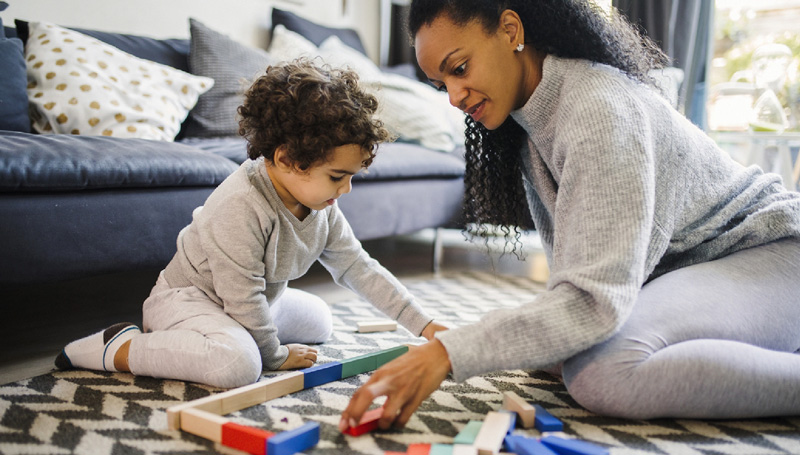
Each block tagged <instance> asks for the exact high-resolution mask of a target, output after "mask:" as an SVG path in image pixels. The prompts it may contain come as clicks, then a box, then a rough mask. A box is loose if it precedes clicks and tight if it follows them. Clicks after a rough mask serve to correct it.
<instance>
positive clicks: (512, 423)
mask: <svg viewBox="0 0 800 455" xmlns="http://www.w3.org/2000/svg"><path fill="white" fill-rule="evenodd" d="M500 412H507V413H509V414H511V420H510V422H509V423H508V431H506V434H511V432H512V431H514V428H515V427H516V426H517V413H516V412H514V411H506V410H501V411H500Z"/></svg>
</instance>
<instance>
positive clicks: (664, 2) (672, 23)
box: [612, 0, 714, 127]
mask: <svg viewBox="0 0 800 455" xmlns="http://www.w3.org/2000/svg"><path fill="white" fill-rule="evenodd" d="M612 5H613V6H614V7H615V8H616V9H617V10H619V12H620V13H621V14H623V15H624V16H626V17H627V18H628V20H629V21H630V22H632V23H633V24H635V25H637V26H638V27H639V28H640V30H642V31H643V32H644V33H645V34H646V35H647V36H649V37H650V38H651V39H652V40H653V41H655V42H656V43H657V44H658V45H659V46H660V47H661V49H662V50H664V52H665V53H666V54H667V55H668V56H669V57H670V58H671V59H672V66H675V67H677V68H680V69H682V70H683V73H684V78H683V85H682V86H681V90H680V92H679V105H680V108H681V110H682V112H683V113H684V115H686V117H687V118H689V119H690V120H691V121H692V122H694V123H695V124H696V125H698V126H700V127H704V126H705V125H704V123H705V82H706V63H707V60H708V55H709V52H710V48H709V47H710V45H711V43H710V38H711V29H712V25H713V22H712V21H713V16H714V2H713V0H613V1H612Z"/></svg>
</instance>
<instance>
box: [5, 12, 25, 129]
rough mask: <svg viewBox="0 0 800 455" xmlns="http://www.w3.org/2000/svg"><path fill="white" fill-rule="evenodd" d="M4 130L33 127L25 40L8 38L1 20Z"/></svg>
mask: <svg viewBox="0 0 800 455" xmlns="http://www.w3.org/2000/svg"><path fill="white" fill-rule="evenodd" d="M0 68H2V69H3V70H2V71H3V75H2V76H1V77H0V130H10V131H22V132H24V133H28V132H30V131H31V121H30V118H29V117H28V92H27V90H26V86H27V85H28V79H27V76H26V74H25V71H26V68H25V53H24V51H23V48H22V41H20V40H19V39H17V38H6V36H5V29H4V27H3V22H2V20H0Z"/></svg>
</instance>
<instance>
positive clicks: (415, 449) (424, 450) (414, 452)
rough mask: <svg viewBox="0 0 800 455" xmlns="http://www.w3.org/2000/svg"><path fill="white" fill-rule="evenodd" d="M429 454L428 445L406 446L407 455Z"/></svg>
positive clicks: (429, 448) (429, 447)
mask: <svg viewBox="0 0 800 455" xmlns="http://www.w3.org/2000/svg"><path fill="white" fill-rule="evenodd" d="M430 453H431V445H430V444H411V445H410V446H408V451H407V452H406V454H407V455H428V454H430Z"/></svg>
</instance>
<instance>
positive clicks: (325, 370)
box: [300, 362, 342, 389]
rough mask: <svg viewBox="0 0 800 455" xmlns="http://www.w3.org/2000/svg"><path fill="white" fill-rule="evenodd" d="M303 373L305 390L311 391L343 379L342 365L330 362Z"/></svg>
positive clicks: (307, 369)
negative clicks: (310, 389) (312, 388)
mask: <svg viewBox="0 0 800 455" xmlns="http://www.w3.org/2000/svg"><path fill="white" fill-rule="evenodd" d="M300 371H302V372H303V388H304V389H309V388H311V387H316V386H318V385H322V384H327V383H329V382H333V381H338V380H339V379H342V363H341V362H330V363H325V364H322V365H316V366H313V367H311V368H306V369H305V370H300Z"/></svg>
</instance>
